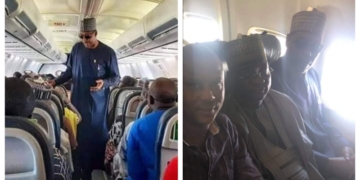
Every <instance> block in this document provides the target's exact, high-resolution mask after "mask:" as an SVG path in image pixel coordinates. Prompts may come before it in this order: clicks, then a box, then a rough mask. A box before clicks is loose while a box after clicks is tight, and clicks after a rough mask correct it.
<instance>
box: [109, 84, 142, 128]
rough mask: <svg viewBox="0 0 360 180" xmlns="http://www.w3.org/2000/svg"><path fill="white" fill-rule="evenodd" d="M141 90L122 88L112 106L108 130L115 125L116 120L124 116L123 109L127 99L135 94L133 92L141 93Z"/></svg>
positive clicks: (137, 88)
mask: <svg viewBox="0 0 360 180" xmlns="http://www.w3.org/2000/svg"><path fill="white" fill-rule="evenodd" d="M140 91H141V88H139V87H125V88H121V89H120V90H119V91H118V92H117V93H116V96H115V99H114V104H113V106H112V112H110V115H109V117H108V123H107V125H108V128H109V129H110V128H111V127H112V125H113V124H114V121H115V119H116V118H117V117H118V116H120V115H122V112H123V107H124V101H125V99H126V97H127V96H128V95H129V94H131V93H133V92H140Z"/></svg>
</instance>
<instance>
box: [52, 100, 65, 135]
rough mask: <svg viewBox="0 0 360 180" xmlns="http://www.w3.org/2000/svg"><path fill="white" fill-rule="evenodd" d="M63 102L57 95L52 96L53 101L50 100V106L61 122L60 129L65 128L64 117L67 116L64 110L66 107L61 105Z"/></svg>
mask: <svg viewBox="0 0 360 180" xmlns="http://www.w3.org/2000/svg"><path fill="white" fill-rule="evenodd" d="M61 101H62V100H60V99H59V98H58V97H57V96H56V95H54V94H52V95H51V99H50V101H49V102H50V104H51V107H52V109H53V110H54V112H55V114H56V117H57V118H58V119H59V122H60V127H61V128H64V122H63V121H64V115H65V110H64V106H63V104H62V103H61Z"/></svg>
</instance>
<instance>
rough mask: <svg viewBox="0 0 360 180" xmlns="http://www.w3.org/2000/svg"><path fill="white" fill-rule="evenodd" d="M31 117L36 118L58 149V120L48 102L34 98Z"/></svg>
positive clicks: (59, 141) (59, 143)
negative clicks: (34, 102)
mask: <svg viewBox="0 0 360 180" xmlns="http://www.w3.org/2000/svg"><path fill="white" fill-rule="evenodd" d="M32 118H34V119H37V121H38V123H39V125H40V126H41V127H43V128H44V129H45V130H46V132H47V133H48V134H49V137H50V139H51V142H52V144H53V145H55V147H56V148H58V149H60V145H61V140H60V138H61V134H60V132H61V131H60V121H59V120H58V118H57V116H56V115H55V112H54V111H53V109H52V108H51V105H50V102H49V101H46V100H36V104H35V109H34V111H33V114H32Z"/></svg>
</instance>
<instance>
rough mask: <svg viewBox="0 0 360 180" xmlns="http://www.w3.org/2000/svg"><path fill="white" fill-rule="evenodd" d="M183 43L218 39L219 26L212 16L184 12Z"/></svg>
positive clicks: (219, 33) (219, 35)
mask: <svg viewBox="0 0 360 180" xmlns="http://www.w3.org/2000/svg"><path fill="white" fill-rule="evenodd" d="M183 24H184V32H183V33H184V40H185V41H186V42H185V43H184V44H186V43H188V44H193V43H201V42H209V41H215V40H218V39H220V37H221V27H220V25H219V24H218V22H217V21H216V20H214V19H212V18H209V17H206V16H202V15H198V14H193V13H184V22H183Z"/></svg>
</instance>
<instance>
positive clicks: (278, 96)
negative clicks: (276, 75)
mask: <svg viewBox="0 0 360 180" xmlns="http://www.w3.org/2000/svg"><path fill="white" fill-rule="evenodd" d="M270 97H271V98H272V99H279V100H284V101H292V100H291V98H290V97H289V96H288V95H287V94H285V93H282V92H280V91H277V90H274V89H270V90H269V93H268V95H267V96H266V99H267V98H270Z"/></svg>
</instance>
